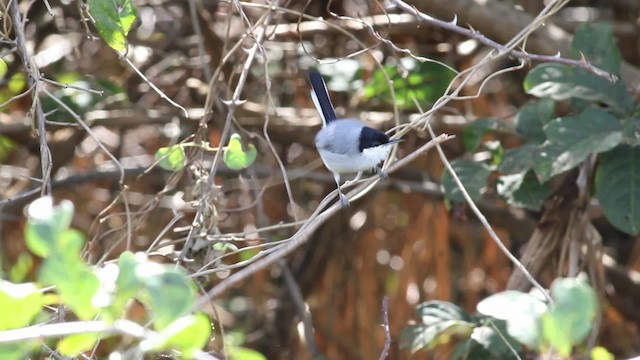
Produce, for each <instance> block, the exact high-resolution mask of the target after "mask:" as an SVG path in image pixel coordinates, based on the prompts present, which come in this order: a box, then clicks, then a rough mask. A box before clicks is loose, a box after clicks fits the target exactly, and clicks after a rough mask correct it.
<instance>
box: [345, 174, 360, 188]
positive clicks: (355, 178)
mask: <svg viewBox="0 0 640 360" xmlns="http://www.w3.org/2000/svg"><path fill="white" fill-rule="evenodd" d="M361 177H362V171H358V174H357V175H356V177H354V178H353V179H351V180H347V181H345V182H344V186H347V185H350V184H352V183H354V182H356V181H358V180H360V178H361Z"/></svg>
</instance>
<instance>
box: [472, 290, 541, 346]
mask: <svg viewBox="0 0 640 360" xmlns="http://www.w3.org/2000/svg"><path fill="white" fill-rule="evenodd" d="M477 309H478V312H479V313H481V314H483V315H487V316H492V317H494V318H496V319H500V320H505V321H506V322H507V332H508V333H509V335H510V336H512V337H513V338H514V339H517V340H518V341H520V342H521V343H522V344H525V345H527V346H529V347H532V348H536V347H537V346H538V344H539V343H540V340H541V335H542V334H541V328H540V317H541V316H542V315H543V314H544V313H545V311H546V310H547V305H546V304H545V303H544V302H543V301H542V300H540V299H539V298H537V297H536V296H534V295H531V294H527V293H523V292H519V291H514V290H507V291H503V292H501V293H497V294H494V295H491V296H489V297H488V298H486V299H484V300H482V301H480V302H479V303H478V306H477Z"/></svg>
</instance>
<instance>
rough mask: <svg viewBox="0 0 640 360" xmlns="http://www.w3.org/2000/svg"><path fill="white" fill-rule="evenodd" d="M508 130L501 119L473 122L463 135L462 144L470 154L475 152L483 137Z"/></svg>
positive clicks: (482, 119) (483, 119)
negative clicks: (490, 132) (491, 132)
mask: <svg viewBox="0 0 640 360" xmlns="http://www.w3.org/2000/svg"><path fill="white" fill-rule="evenodd" d="M496 130H503V131H504V130H507V126H506V125H505V123H504V122H502V121H501V120H499V119H490V118H481V119H476V120H474V121H472V122H471V123H470V124H469V125H468V126H467V127H465V129H464V132H463V133H462V143H463V144H464V148H465V149H466V150H467V151H468V152H473V151H475V150H476V149H477V148H478V146H480V143H481V142H482V137H484V135H485V134H486V133H487V132H489V131H496Z"/></svg>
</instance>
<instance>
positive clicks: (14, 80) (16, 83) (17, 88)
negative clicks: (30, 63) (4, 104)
mask: <svg viewBox="0 0 640 360" xmlns="http://www.w3.org/2000/svg"><path fill="white" fill-rule="evenodd" d="M26 86H27V78H26V77H25V76H24V74H23V73H22V72H16V73H15V74H13V75H12V76H11V78H10V79H9V82H8V83H7V87H8V88H9V91H10V92H11V93H12V94H18V93H19V92H22V91H23V90H25V87H26Z"/></svg>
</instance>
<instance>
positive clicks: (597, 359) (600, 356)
mask: <svg viewBox="0 0 640 360" xmlns="http://www.w3.org/2000/svg"><path fill="white" fill-rule="evenodd" d="M615 358H616V357H615V356H614V355H613V354H612V353H610V352H609V351H608V350H607V349H605V348H603V347H602V346H595V347H594V348H593V349H592V350H591V360H615Z"/></svg>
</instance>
